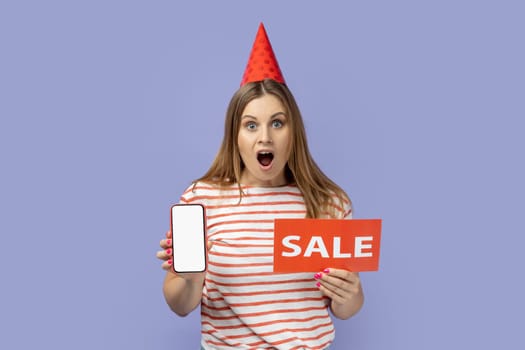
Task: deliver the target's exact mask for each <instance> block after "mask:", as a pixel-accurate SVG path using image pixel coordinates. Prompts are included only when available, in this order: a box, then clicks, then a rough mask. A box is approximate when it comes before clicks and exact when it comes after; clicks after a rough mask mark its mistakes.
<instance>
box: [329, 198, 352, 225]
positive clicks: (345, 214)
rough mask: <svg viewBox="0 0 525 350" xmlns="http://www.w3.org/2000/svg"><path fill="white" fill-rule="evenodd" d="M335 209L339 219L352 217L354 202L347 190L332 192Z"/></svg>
mask: <svg viewBox="0 0 525 350" xmlns="http://www.w3.org/2000/svg"><path fill="white" fill-rule="evenodd" d="M332 201H333V209H334V211H335V217H336V218H337V219H351V218H352V202H351V201H350V198H349V197H348V195H347V194H346V193H345V192H342V193H340V194H336V193H332Z"/></svg>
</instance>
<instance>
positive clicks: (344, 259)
mask: <svg viewBox="0 0 525 350" xmlns="http://www.w3.org/2000/svg"><path fill="white" fill-rule="evenodd" d="M380 242H381V220H380V219H367V220H364V219H354V220H343V219H276V220H275V236H274V253H273V259H274V260H273V264H274V266H273V271H274V272H276V273H287V272H316V271H322V270H323V269H325V268H327V267H332V268H340V269H346V270H349V271H353V272H359V271H377V270H378V269H379V246H380Z"/></svg>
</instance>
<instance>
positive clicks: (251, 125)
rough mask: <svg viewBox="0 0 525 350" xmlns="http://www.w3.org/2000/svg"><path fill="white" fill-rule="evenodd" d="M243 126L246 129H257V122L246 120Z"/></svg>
mask: <svg viewBox="0 0 525 350" xmlns="http://www.w3.org/2000/svg"><path fill="white" fill-rule="evenodd" d="M244 127H245V128H246V129H248V130H255V129H257V124H255V122H247V123H246V124H245V125H244Z"/></svg>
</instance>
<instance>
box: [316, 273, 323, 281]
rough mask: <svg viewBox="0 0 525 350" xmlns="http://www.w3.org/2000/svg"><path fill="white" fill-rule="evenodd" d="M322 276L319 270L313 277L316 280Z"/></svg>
mask: <svg viewBox="0 0 525 350" xmlns="http://www.w3.org/2000/svg"><path fill="white" fill-rule="evenodd" d="M322 276H323V274H322V273H320V272H318V273H316V274H315V275H314V278H315V279H316V280H318V279H319V278H321V277H322Z"/></svg>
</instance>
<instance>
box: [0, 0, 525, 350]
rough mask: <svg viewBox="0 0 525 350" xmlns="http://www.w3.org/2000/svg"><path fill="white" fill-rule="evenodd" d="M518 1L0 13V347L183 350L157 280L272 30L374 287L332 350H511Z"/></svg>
mask: <svg viewBox="0 0 525 350" xmlns="http://www.w3.org/2000/svg"><path fill="white" fill-rule="evenodd" d="M524 14H525V6H524V5H523V2H521V1H504V0H503V1H462V0H456V1H446V0H445V1H433V2H430V1H366V2H365V1H327V2H319V1H315V2H313V1H312V2H306V1H266V2H251V1H186V2H182V1H181V2H175V1H143V2H139V1H93V0H92V1H84V2H80V1H76V2H75V1H51V0H50V1H2V2H1V4H0V117H1V121H0V157H1V158H0V161H1V171H0V176H1V181H0V210H1V211H0V213H1V220H0V233H1V235H0V278H1V289H0V290H1V297H0V326H1V328H0V329H1V331H0V332H1V335H0V348H1V349H79V350H82V349H131V350H138V349H197V348H198V341H199V315H198V312H195V313H194V314H192V315H191V316H189V317H187V318H183V319H182V318H178V317H176V316H175V315H174V314H172V313H171V312H170V311H169V310H168V307H167V306H166V305H165V302H164V300H163V297H162V293H161V284H162V278H163V275H164V273H163V271H161V269H160V267H159V262H158V261H157V260H156V259H155V252H156V250H157V247H158V241H159V240H160V239H161V238H162V236H163V235H164V232H165V230H166V229H167V228H168V224H169V206H170V205H171V204H173V203H174V202H176V201H177V199H178V197H179V195H180V193H181V191H182V190H183V189H184V188H185V187H186V186H187V185H188V184H189V182H190V181H191V180H192V179H194V178H196V177H198V176H199V175H201V174H202V173H203V172H204V171H205V170H206V169H207V167H208V165H209V164H210V162H211V161H212V159H213V157H214V155H215V152H216V151H217V149H218V146H219V143H220V140H221V138H222V127H223V118H224V113H225V110H226V106H227V103H228V101H229V99H230V97H231V95H232V94H233V92H234V91H235V90H236V89H237V87H238V85H239V82H240V80H241V77H242V73H243V70H244V67H245V64H246V61H247V59H248V55H249V50H250V48H251V45H252V42H253V39H254V37H255V33H256V30H257V26H258V24H259V22H260V21H263V22H264V23H265V26H266V29H267V32H268V34H269V37H270V40H271V41H272V44H273V47H274V50H275V52H276V55H277V57H278V59H279V62H280V65H281V68H282V70H283V72H284V75H285V78H286V79H287V82H288V85H289V86H290V88H291V89H292V91H293V92H294V94H295V96H296V98H297V100H298V103H299V105H300V107H301V109H302V112H303V115H304V118H305V122H306V127H307V132H308V135H309V142H310V146H311V150H312V152H313V153H314V156H315V158H316V160H317V161H318V163H319V164H320V165H321V167H322V168H323V169H324V170H325V172H326V173H327V174H328V175H329V176H331V177H332V178H333V179H334V180H336V181H337V182H338V183H339V184H340V185H342V186H343V187H344V188H345V189H346V190H347V191H348V193H349V194H350V196H351V198H352V199H353V201H354V204H355V216H356V217H358V218H375V217H381V218H382V219H383V220H384V222H383V246H382V257H381V262H380V265H381V270H380V271H379V272H377V273H366V274H363V275H362V279H363V283H364V287H365V292H366V303H365V306H364V308H363V309H362V311H361V312H360V313H359V314H358V315H357V316H356V317H354V318H353V319H351V320H348V321H344V322H337V339H336V343H335V346H334V348H335V349H361V350H367V349H374V350H376V349H399V350H406V349H443V348H446V349H460V348H468V349H496V348H500V349H502V348H514V349H516V348H520V345H519V344H521V346H523V344H524V340H523V337H524V336H523V314H524V312H525V310H524V302H523V295H524V294H525V290H524V287H523V283H522V282H521V279H522V278H523V271H522V269H523V266H524V261H523V257H522V256H523V253H522V249H523V244H524V243H525V240H524V238H523V235H524V233H525V232H524V229H523V223H522V219H521V217H523V210H524V207H525V206H524V204H523V200H524V198H525V193H524V192H525V191H524V185H523V179H524V178H525V173H524V164H523V163H524V156H523V151H524V149H525V144H524V143H525V142H524V138H525V137H524V135H523V134H524V123H523V119H524V117H525V102H524V101H525V69H524V62H525V49H524V33H525V21H524Z"/></svg>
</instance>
